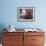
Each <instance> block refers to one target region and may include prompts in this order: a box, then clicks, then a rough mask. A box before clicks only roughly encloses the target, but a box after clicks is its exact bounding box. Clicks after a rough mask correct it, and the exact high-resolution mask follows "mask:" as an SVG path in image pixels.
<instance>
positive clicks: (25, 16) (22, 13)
mask: <svg viewBox="0 0 46 46" xmlns="http://www.w3.org/2000/svg"><path fill="white" fill-rule="evenodd" d="M17 20H18V21H21V22H23V21H24V22H31V21H35V7H18V8H17Z"/></svg>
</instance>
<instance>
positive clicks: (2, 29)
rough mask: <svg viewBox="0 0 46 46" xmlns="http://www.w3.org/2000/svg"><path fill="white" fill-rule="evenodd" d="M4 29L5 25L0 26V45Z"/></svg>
mask: <svg viewBox="0 0 46 46" xmlns="http://www.w3.org/2000/svg"><path fill="white" fill-rule="evenodd" d="M4 28H6V27H5V25H4V24H0V43H2V36H3V34H2V32H5V31H6V30H4Z"/></svg>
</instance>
